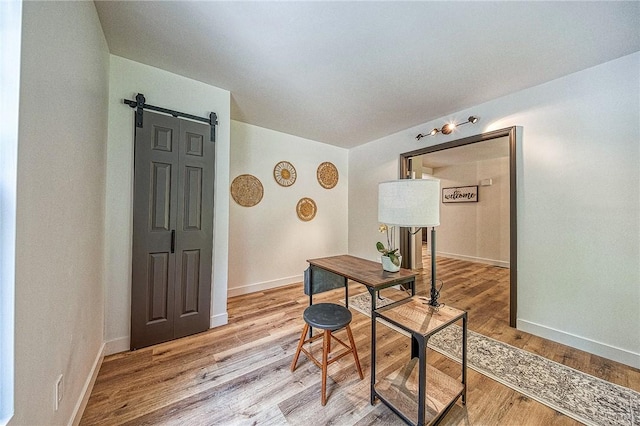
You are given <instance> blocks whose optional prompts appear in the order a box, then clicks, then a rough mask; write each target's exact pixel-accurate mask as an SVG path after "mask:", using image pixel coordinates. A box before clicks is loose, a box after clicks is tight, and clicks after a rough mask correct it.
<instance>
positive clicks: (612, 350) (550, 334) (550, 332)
mask: <svg viewBox="0 0 640 426" xmlns="http://www.w3.org/2000/svg"><path fill="white" fill-rule="evenodd" d="M516 325H517V328H518V330H522V331H526V332H527V333H531V334H535V335H536V336H540V337H544V338H545V339H549V340H553V341H554V342H558V343H562V344H563V345H567V346H571V347H572V348H576V349H580V350H582V351H585V352H589V353H592V354H594V355H598V356H601V357H603V358H607V359H611V360H613V361H617V362H620V363H622V364H625V365H629V366H631V367H634V368H640V354H637V353H634V352H631V351H628V350H626V349H621V348H616V347H615V346H609V345H606V344H604V343H601V342H596V341H594V340H591V339H587V338H584V337H580V336H576V335H574V334H571V333H567V332H564V331H560V330H556V329H553V328H550V327H547V326H544V325H540V324H536V323H533V322H530V321H525V320H521V319H519V320H517V321H516Z"/></svg>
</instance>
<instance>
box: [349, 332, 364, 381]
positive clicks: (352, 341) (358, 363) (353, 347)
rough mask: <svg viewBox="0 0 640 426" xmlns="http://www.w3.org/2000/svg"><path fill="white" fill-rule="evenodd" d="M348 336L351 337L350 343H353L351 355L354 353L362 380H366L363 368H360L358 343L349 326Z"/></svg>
mask: <svg viewBox="0 0 640 426" xmlns="http://www.w3.org/2000/svg"><path fill="white" fill-rule="evenodd" d="M347 335H348V336H349V343H351V353H353V359H354V360H355V361H356V368H357V369H358V374H359V375H360V379H364V375H363V374H362V368H361V367H360V360H359V359H358V351H357V350H356V342H354V340H353V334H351V327H349V325H347Z"/></svg>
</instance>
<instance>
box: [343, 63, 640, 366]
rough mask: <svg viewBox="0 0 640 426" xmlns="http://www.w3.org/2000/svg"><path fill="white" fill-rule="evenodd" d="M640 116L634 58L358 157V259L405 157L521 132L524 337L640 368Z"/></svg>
mask: <svg viewBox="0 0 640 426" xmlns="http://www.w3.org/2000/svg"><path fill="white" fill-rule="evenodd" d="M471 114H474V115H478V116H479V117H480V119H481V120H480V122H479V123H478V124H476V125H467V126H462V127H460V128H459V129H458V130H457V131H456V133H454V134H452V135H449V136H443V135H438V136H436V137H433V138H424V139H422V140H421V141H420V142H418V141H416V139H415V135H416V134H418V133H419V132H424V130H425V129H430V128H433V127H440V126H441V125H442V123H443V122H445V120H447V119H457V120H458V121H464V119H465V117H468V116H469V115H471ZM638 117H640V53H635V54H632V55H629V56H626V57H623V58H620V59H617V60H614V61H611V62H608V63H605V64H602V65H599V66H596V67H593V68H590V69H588V70H585V71H582V72H578V73H575V74H572V75H569V76H566V77H564V78H561V79H558V80H555V81H552V82H549V83H547V84H544V85H540V86H537V87H533V88H530V89H527V90H523V91H521V92H518V93H515V94H512V95H509V96H505V97H503V98H500V99H496V100H494V101H491V102H487V103H485V104H481V105H477V106H475V107H473V108H470V109H468V110H464V111H460V112H457V113H455V114H451V116H447V117H442V118H441V119H439V120H435V121H431V122H428V123H425V124H423V125H421V126H417V127H414V128H411V129H407V130H405V131H403V132H399V133H396V134H394V135H391V136H388V137H385V138H382V139H380V140H377V141H373V142H370V143H368V144H366V145H362V146H360V147H357V148H354V149H352V150H350V152H349V173H350V176H349V194H350V197H349V252H350V254H352V255H357V256H362V257H368V258H371V259H374V258H375V257H376V252H375V248H374V244H375V241H376V238H377V226H378V224H377V220H376V219H377V218H376V202H377V200H376V194H377V189H376V188H377V183H378V182H380V181H382V180H388V179H394V178H397V177H398V170H399V164H398V163H399V162H398V155H399V154H400V153H402V152H408V151H411V150H415V149H418V148H420V147H423V146H425V145H427V144H430V145H434V144H438V143H443V142H448V141H451V140H454V139H457V138H461V137H466V136H470V135H472V134H476V133H481V132H484V131H490V130H496V129H501V128H505V127H509V126H513V125H519V126H523V142H522V146H521V147H520V148H519V149H518V153H517V162H518V175H517V191H518V201H517V204H518V216H517V220H518V312H517V316H518V327H519V328H521V329H523V330H526V331H529V332H532V333H534V334H538V335H541V336H544V337H547V338H550V339H552V340H556V341H560V342H562V343H565V344H568V345H571V346H574V347H577V348H580V349H584V350H587V351H590V352H592V353H595V354H598V355H602V356H605V357H608V358H610V359H614V360H618V361H621V362H623V363H626V364H628V365H632V366H635V367H640V337H638V336H640V285H638V283H640V266H639V265H640V221H639V217H640V199H639V198H640V158H639V157H640V152H639V151H640V120H638ZM445 286H446V283H445ZM444 302H446V300H445V301H444Z"/></svg>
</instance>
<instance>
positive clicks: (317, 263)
mask: <svg viewBox="0 0 640 426" xmlns="http://www.w3.org/2000/svg"><path fill="white" fill-rule="evenodd" d="M307 262H309V265H311V268H310V277H309V283H310V285H311V286H313V271H314V269H315V268H318V269H323V270H325V271H329V272H333V273H334V274H336V275H340V276H342V277H344V279H345V280H344V286H345V297H346V306H347V307H349V292H348V286H347V280H352V281H355V282H357V283H360V284H362V285H364V286H366V287H367V290H369V294H370V295H371V312H373V310H374V309H375V308H376V299H377V294H376V293H377V292H379V291H380V290H382V289H384V288H388V287H392V286H394V285H400V284H407V285H410V286H411V295H412V296H414V295H415V294H416V285H415V282H416V276H417V275H418V274H417V273H416V272H413V271H411V270H409V269H400V270H399V271H398V272H387V271H384V270H383V269H382V265H381V264H380V263H378V262H373V261H371V260H366V259H361V258H359V257H355V256H349V255H346V254H343V255H340V256H331V257H322V258H319V259H309V260H307ZM309 304H313V287H311V291H309Z"/></svg>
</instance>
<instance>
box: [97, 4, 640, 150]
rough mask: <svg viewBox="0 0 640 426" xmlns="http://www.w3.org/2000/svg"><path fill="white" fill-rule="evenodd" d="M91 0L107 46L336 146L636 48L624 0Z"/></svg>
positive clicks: (242, 112)
mask: <svg viewBox="0 0 640 426" xmlns="http://www.w3.org/2000/svg"><path fill="white" fill-rule="evenodd" d="M95 4H96V7H97V10H98V15H99V17H100V21H101V23H102V28H103V30H104V33H105V36H106V39H107V42H108V45H109V49H110V51H111V53H113V54H115V55H118V56H122V57H125V58H128V59H131V60H134V61H137V62H141V63H144V64H148V65H152V66H155V67H158V68H162V69H165V70H167V71H171V72H174V73H176V74H180V75H183V76H186V77H190V78H193V79H196V80H199V81H202V82H205V83H208V84H211V85H213V86H216V87H220V88H223V89H226V90H229V91H230V92H231V97H232V105H231V118H232V119H234V120H238V121H242V122H246V123H250V124H254V125H257V126H261V127H265V128H269V129H273V130H277V131H280V132H284V133H290V134H293V135H297V136H301V137H304V138H309V139H312V140H316V141H319V142H324V143H328V144H332V145H337V146H342V147H345V148H350V147H353V146H357V145H359V144H362V143H365V142H368V141H371V140H374V139H377V138H381V137H383V136H386V135H389V134H392V133H395V132H398V131H400V130H404V129H407V128H410V127H413V126H416V125H419V124H421V123H424V122H427V121H430V120H433V119H436V118H439V117H443V116H446V115H448V114H451V113H453V112H456V111H460V110H462V109H466V108H469V107H472V106H474V105H478V104H480V103H483V102H485V101H488V100H491V99H495V98H498V97H500V96H503V95H506V94H509V93H513V92H516V91H519V90H522V89H524V88H527V87H531V86H535V85H538V84H541V83H544V82H546V81H550V80H553V79H556V78H558V77H561V76H564V75H567V74H570V73H573V72H576V71H579V70H582V69H585V68H589V67H591V66H594V65H597V64H600V63H603V62H607V61H609V60H612V59H615V58H618V57H621V56H624V55H627V54H630V53H633V52H636V51H639V50H640V2H637V1H632V2H617V1H614V2H610V1H602V2H597V1H596V2H578V1H569V2H537V1H535V2H485V1H478V2H458V1H451V2H418V1H413V2H368V1H354V2H350V1H347V2H334V1H330V2H324V1H314V2H307V1H298V2H264V1H262V2H213V1H211V2H171V1H96V2H95ZM145 95H146V96H147V100H148V102H149V103H151V104H153V94H152V93H145ZM159 106H164V107H167V108H170V107H171V106H170V105H159ZM476 113H477V114H479V115H481V114H482V111H477V112H476ZM202 114H206V111H203V112H202ZM428 130H429V129H425V131H428Z"/></svg>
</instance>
